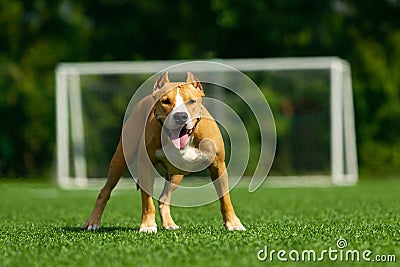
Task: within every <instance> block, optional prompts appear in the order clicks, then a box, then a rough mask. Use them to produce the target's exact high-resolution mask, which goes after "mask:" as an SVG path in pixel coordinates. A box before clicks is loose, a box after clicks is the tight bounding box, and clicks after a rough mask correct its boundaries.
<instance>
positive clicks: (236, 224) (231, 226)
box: [224, 217, 246, 231]
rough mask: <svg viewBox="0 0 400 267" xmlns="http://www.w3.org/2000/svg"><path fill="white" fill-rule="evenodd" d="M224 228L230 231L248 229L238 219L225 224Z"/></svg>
mask: <svg viewBox="0 0 400 267" xmlns="http://www.w3.org/2000/svg"><path fill="white" fill-rule="evenodd" d="M224 226H225V228H226V229H227V230H228V231H246V228H245V227H244V226H243V225H242V223H241V222H240V220H239V218H237V217H236V218H235V219H233V220H231V221H228V222H225V223H224Z"/></svg>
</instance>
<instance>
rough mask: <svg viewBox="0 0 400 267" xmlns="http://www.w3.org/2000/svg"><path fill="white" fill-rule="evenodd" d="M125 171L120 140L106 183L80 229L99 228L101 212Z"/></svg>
mask: <svg viewBox="0 0 400 267" xmlns="http://www.w3.org/2000/svg"><path fill="white" fill-rule="evenodd" d="M125 169H126V163H125V158H124V154H123V151H122V141H121V140H120V141H119V144H118V146H117V149H116V151H115V153H114V156H113V158H112V160H111V162H110V168H109V171H108V179H107V182H106V184H105V185H104V187H103V188H102V189H101V191H100V193H99V195H98V196H97V200H96V203H95V205H94V208H93V210H92V213H91V214H90V216H89V218H88V219H87V221H86V222H85V224H84V225H83V227H82V229H83V230H88V231H91V230H93V231H95V230H98V229H99V228H100V221H101V217H102V215H103V211H104V208H105V207H106V204H107V201H108V200H109V199H110V195H111V191H112V190H113V189H114V187H115V186H116V185H117V183H118V181H119V179H120V177H121V175H122V173H123V172H124V170H125Z"/></svg>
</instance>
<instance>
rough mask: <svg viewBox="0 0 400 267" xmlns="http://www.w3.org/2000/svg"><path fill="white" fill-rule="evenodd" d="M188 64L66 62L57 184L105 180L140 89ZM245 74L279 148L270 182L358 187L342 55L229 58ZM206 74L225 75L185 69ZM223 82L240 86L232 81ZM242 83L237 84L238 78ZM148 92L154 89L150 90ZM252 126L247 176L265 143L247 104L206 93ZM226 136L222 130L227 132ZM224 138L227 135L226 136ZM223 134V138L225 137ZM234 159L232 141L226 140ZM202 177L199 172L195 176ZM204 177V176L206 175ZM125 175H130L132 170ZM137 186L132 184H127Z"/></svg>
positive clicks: (59, 91)
mask: <svg viewBox="0 0 400 267" xmlns="http://www.w3.org/2000/svg"><path fill="white" fill-rule="evenodd" d="M184 62H185V61H142V62H93V63H61V64H59V65H58V67H57V69H56V107H57V109H56V111H57V114H56V119H57V136H56V139H57V161H56V162H57V174H56V178H57V182H58V184H59V185H60V186H61V187H63V188H76V187H78V188H87V187H90V186H91V185H94V184H95V185H96V186H99V182H100V183H104V178H105V177H106V176H107V172H108V166H109V162H110V160H111V157H112V156H113V153H114V151H115V148H116V146H117V144H118V141H119V137H120V134H121V127H122V124H123V118H124V114H125V111H126V108H127V106H128V103H129V101H130V99H131V97H132V95H133V94H134V93H135V90H137V88H139V87H140V85H141V84H142V83H143V82H145V81H146V80H147V79H149V78H150V77H152V76H153V75H154V74H155V73H157V72H160V71H162V70H163V69H165V68H167V67H170V66H172V65H176V64H181V63H184ZM217 62H219V63H222V64H225V65H228V66H230V67H232V68H235V69H237V70H239V71H241V72H243V73H244V74H245V75H247V76H248V77H249V78H250V79H251V80H252V81H253V82H254V83H255V84H256V85H257V86H258V88H259V89H260V90H261V92H262V94H263V95H264V97H265V99H266V100H267V101H268V104H269V107H270V109H271V110H272V114H273V117H274V121H275V127H276V140H277V143H276V151H275V158H274V161H273V164H272V167H271V169H270V172H269V176H268V178H267V180H266V184H269V185H272V186H274V185H275V186H293V185H300V186H308V185H329V184H339V185H343V184H354V183H356V182H357V180H358V166H357V152H356V141H355V127H354V111H353V95H352V83H351V73H350V66H349V64H348V62H346V61H344V60H342V59H339V58H336V57H317V58H274V59H225V60H217ZM187 71H192V72H193V73H195V74H197V73H202V77H208V76H209V77H211V76H212V77H214V78H213V79H215V77H217V79H218V77H221V80H223V79H224V74H223V72H222V71H218V70H210V69H204V68H203V69H202V68H201V67H199V68H198V69H193V70H187ZM224 82H225V83H228V86H229V82H230V83H235V81H226V79H225V80H224ZM236 82H237V81H236ZM149 93H150V92H149ZM205 94H206V96H210V97H215V98H218V99H220V100H222V101H223V102H224V103H228V105H229V106H233V107H234V109H235V110H236V111H237V112H238V113H239V116H240V117H241V118H243V117H245V120H247V121H250V122H249V123H247V124H246V129H247V130H248V131H249V132H250V133H251V132H255V134H254V136H253V137H252V136H251V134H250V139H249V141H250V143H251V146H252V148H251V152H250V159H249V161H248V164H247V166H246V170H245V172H244V175H251V174H252V173H253V172H254V169H255V168H256V161H257V159H258V154H257V153H259V145H260V144H259V142H260V140H259V139H260V138H258V137H257V131H254V129H252V127H255V126H254V125H252V123H251V121H252V119H253V118H252V117H251V116H248V115H247V113H246V109H248V107H246V103H243V102H241V101H238V100H237V99H236V98H235V96H234V95H233V94H232V93H229V92H228V91H226V90H223V89H221V88H220V89H215V88H213V89H212V90H211V89H210V90H207V86H205ZM222 132H223V131H222ZM223 134H224V132H223ZM224 137H225V135H224ZM226 146H227V148H226V149H227V154H228V155H229V153H230V151H229V149H230V146H229V140H226ZM195 175H196V174H195ZM204 175H205V174H202V173H200V174H198V176H204ZM125 176H130V174H129V173H126V175H125ZM129 182H130V183H131V186H133V185H134V183H133V182H132V181H129Z"/></svg>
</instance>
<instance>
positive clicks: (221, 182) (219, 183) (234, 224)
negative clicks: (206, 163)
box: [209, 159, 246, 231]
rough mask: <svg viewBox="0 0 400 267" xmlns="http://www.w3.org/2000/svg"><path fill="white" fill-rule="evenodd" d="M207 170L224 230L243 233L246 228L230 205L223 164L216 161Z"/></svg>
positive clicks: (226, 177) (226, 176)
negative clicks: (219, 208)
mask: <svg viewBox="0 0 400 267" xmlns="http://www.w3.org/2000/svg"><path fill="white" fill-rule="evenodd" d="M209 170H210V174H211V179H212V181H213V184H214V187H215V189H216V191H217V194H218V197H219V201H220V205H221V213H222V219H223V220H224V226H225V228H226V229H228V230H229V231H245V230H246V228H244V226H243V225H242V223H241V222H240V220H239V218H238V217H237V216H236V214H235V211H234V209H233V206H232V203H231V198H230V195H229V185H228V172H227V170H226V166H225V162H224V161H222V160H218V159H216V160H215V161H214V162H213V163H212V164H211V165H210V167H209Z"/></svg>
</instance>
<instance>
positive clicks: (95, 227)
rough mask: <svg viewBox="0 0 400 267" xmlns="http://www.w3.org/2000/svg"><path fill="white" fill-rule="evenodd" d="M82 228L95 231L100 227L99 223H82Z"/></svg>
mask: <svg viewBox="0 0 400 267" xmlns="http://www.w3.org/2000/svg"><path fill="white" fill-rule="evenodd" d="M82 229H83V230H85V231H97V230H99V229H100V225H99V224H89V225H84V226H83V227H82Z"/></svg>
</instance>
